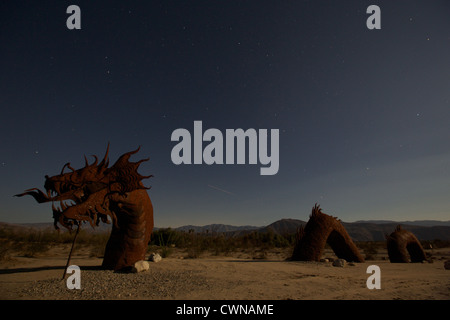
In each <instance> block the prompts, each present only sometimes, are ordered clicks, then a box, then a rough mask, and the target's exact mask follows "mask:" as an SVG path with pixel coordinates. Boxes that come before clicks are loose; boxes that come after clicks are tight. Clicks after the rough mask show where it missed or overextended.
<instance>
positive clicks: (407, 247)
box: [386, 225, 427, 263]
mask: <svg viewBox="0 0 450 320" xmlns="http://www.w3.org/2000/svg"><path fill="white" fill-rule="evenodd" d="M386 240H387V250H388V255H389V260H390V261H391V262H394V263H397V262H399V263H406V262H409V261H410V260H411V262H422V261H424V260H426V259H427V258H426V255H425V251H424V250H423V247H422V245H421V244H420V242H419V240H418V239H417V238H416V236H415V235H414V234H413V233H412V232H411V231H408V230H405V229H403V228H402V227H401V226H400V225H398V226H397V228H396V229H395V230H394V232H392V233H391V234H390V235H389V236H386Z"/></svg>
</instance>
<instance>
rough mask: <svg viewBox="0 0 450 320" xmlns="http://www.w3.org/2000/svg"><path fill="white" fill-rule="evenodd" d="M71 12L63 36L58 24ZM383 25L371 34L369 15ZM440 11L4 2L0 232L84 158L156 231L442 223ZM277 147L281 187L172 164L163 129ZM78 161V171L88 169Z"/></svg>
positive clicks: (240, 170) (254, 172)
mask: <svg viewBox="0 0 450 320" xmlns="http://www.w3.org/2000/svg"><path fill="white" fill-rule="evenodd" d="M71 4H76V5H78V6H79V7H80V9H81V27H82V29H81V30H68V29H67V27H66V19H67V18H68V17H69V14H66V9H67V7H68V6H69V5H71ZM371 4H377V5H378V6H379V7H380V8H381V30H368V29H367V27H366V19H367V18H368V17H369V15H368V14H367V13H366V9H367V7H368V6H369V5H371ZM449 13H450V3H449V2H448V1H341V2H338V1H331V0H329V1H211V0H209V1H78V0H76V1H70V2H69V1H2V2H0V70H1V72H0V107H1V118H0V221H7V222H47V221H48V222H50V221H51V220H52V213H51V209H50V205H47V204H37V203H36V202H35V201H34V199H32V198H31V197H28V198H14V197H13V195H14V194H17V193H20V192H22V191H23V190H25V189H28V188H32V187H38V188H43V184H44V176H45V175H46V174H48V175H55V174H58V173H59V172H60V170H61V168H62V166H63V165H64V164H65V163H66V162H69V161H70V162H71V163H72V165H73V167H75V168H79V167H81V166H82V165H83V164H84V159H83V155H85V154H86V155H87V156H90V155H93V154H96V155H98V156H99V157H101V156H103V154H104V152H105V150H106V146H107V144H108V142H110V144H111V147H110V161H111V163H113V162H114V161H115V160H116V159H117V158H118V157H119V156H120V155H121V154H123V153H125V152H127V151H131V150H134V149H135V148H137V147H138V146H139V145H141V151H140V152H139V153H138V154H137V155H135V156H133V158H132V159H133V160H140V159H142V158H147V157H150V161H148V162H146V163H144V164H142V165H141V167H140V172H141V173H142V174H144V175H148V174H153V175H154V176H155V177H154V178H152V179H150V180H146V181H145V184H146V185H147V186H152V189H151V190H150V191H149V195H150V197H151V199H152V201H153V203H154V207H155V224H156V226H158V227H168V226H172V227H176V226H180V225H183V224H197V225H204V224H209V223H226V224H235V225H243V224H251V225H265V224H269V223H271V222H273V221H275V220H278V219H281V218H296V219H303V220H307V219H308V215H309V213H310V209H311V207H312V206H313V205H314V203H316V202H318V203H319V204H320V205H321V207H322V208H323V209H324V211H325V212H327V213H330V214H332V215H334V216H338V217H339V218H341V219H342V220H344V221H355V220H361V219H392V220H415V219H439V220H449V219H450V126H449V123H450V59H449V58H448V57H450V19H449ZM195 120H201V121H203V127H204V129H205V130H206V129H208V128H217V129H219V130H221V131H222V132H225V129H236V128H243V129H248V128H255V129H263V128H264V129H269V130H270V129H279V130H280V170H279V172H278V174H277V175H274V176H261V175H259V168H260V165H211V166H208V165H205V164H203V165H180V166H176V165H174V164H173V163H172V161H171V157H170V154H171V150H172V148H173V147H174V145H175V144H176V143H174V142H172V141H171V139H170V137H171V134H172V132H173V131H174V130H175V129H178V128H186V129H188V130H189V131H191V132H192V131H193V124H194V121H195ZM91 159H92V158H91Z"/></svg>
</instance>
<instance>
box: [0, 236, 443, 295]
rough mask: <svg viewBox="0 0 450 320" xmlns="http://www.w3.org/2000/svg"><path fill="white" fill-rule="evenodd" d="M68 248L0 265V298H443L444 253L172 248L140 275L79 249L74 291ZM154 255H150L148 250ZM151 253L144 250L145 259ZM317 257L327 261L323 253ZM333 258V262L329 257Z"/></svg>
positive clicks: (73, 261)
mask: <svg viewBox="0 0 450 320" xmlns="http://www.w3.org/2000/svg"><path fill="white" fill-rule="evenodd" d="M69 250H70V246H69V245H59V246H56V247H54V248H52V249H51V250H50V251H49V252H46V253H45V255H43V256H36V257H24V256H21V255H19V254H18V255H11V256H10V258H9V259H7V260H4V261H2V262H1V263H0V299H2V300H23V299H26V300H58V299H64V300H67V299H68V300H72V299H74V300H86V299H89V300H105V299H107V300H111V299H113V300H115V299H120V300H123V299H136V300H170V299H176V300H210V299H217V300H235V299H237V300H242V299H243V300H246V299H249V300H305V299H308V300H362V299H363V300H419V299H420V300H449V299H450V270H446V269H445V268H444V261H446V260H449V259H450V248H440V249H434V251H433V252H428V253H429V254H430V255H431V256H432V257H433V262H432V263H430V262H424V263H390V262H389V260H388V259H386V258H387V253H386V252H379V253H378V254H377V257H376V258H375V259H374V260H370V261H366V262H364V263H348V264H347V265H345V266H344V267H335V266H333V265H332V262H295V261H288V260H286V258H288V257H289V256H290V254H291V249H288V248H285V249H272V250H270V252H265V253H264V255H263V256H262V258H258V257H255V254H254V253H253V254H246V253H232V254H229V255H223V256H217V255H213V254H208V253H203V254H202V255H201V256H199V257H198V258H195V259H191V258H187V257H186V253H185V251H183V250H181V249H176V248H175V249H174V250H173V252H172V253H171V254H170V255H169V256H168V257H165V258H163V259H162V260H161V261H160V262H157V263H156V262H150V269H149V270H148V271H144V272H141V273H127V274H125V273H114V272H113V271H107V270H101V269H100V268H99V266H100V265H101V262H102V259H101V258H96V257H91V256H90V255H89V254H88V251H87V250H83V249H79V250H78V251H77V252H75V253H74V255H73V256H72V259H71V263H70V264H72V265H77V266H79V267H80V269H81V289H72V290H70V289H68V288H67V286H66V281H67V276H66V280H62V275H63V272H64V269H65V265H66V262H67V257H68V252H69ZM154 252H156V251H154ZM150 253H151V252H150V251H149V254H150ZM324 257H325V258H326V257H329V258H330V259H332V258H333V253H332V251H331V250H328V251H327V252H325V253H324ZM334 258H336V257H334ZM370 265H377V266H379V267H380V270H381V277H380V280H381V289H372V290H369V289H368V288H367V286H366V281H367V279H368V277H369V276H370V275H371V274H369V273H367V267H368V266H370Z"/></svg>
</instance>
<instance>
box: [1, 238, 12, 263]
mask: <svg viewBox="0 0 450 320" xmlns="http://www.w3.org/2000/svg"><path fill="white" fill-rule="evenodd" d="M10 250H11V248H10V243H9V241H7V240H1V241H0V262H1V261H6V260H9V259H10V255H9V252H10Z"/></svg>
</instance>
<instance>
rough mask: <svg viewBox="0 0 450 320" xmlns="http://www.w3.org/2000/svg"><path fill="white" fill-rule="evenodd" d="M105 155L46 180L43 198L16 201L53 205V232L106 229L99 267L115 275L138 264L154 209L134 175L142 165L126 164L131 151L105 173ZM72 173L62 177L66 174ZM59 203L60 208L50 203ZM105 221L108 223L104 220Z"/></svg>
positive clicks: (36, 195) (36, 192)
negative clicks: (108, 229)
mask: <svg viewBox="0 0 450 320" xmlns="http://www.w3.org/2000/svg"><path fill="white" fill-rule="evenodd" d="M108 151H109V145H108V149H107V151H106V154H105V157H104V159H103V160H102V161H101V162H100V164H97V163H98V161H97V157H96V156H94V157H95V162H94V163H92V164H89V163H88V161H87V159H86V157H85V166H84V168H81V169H78V170H75V169H73V168H72V167H71V166H70V163H66V164H65V165H64V167H63V169H62V171H61V173H60V174H59V175H55V176H52V177H49V176H45V178H46V180H45V184H44V187H45V189H46V191H47V192H46V193H44V192H42V191H41V190H39V189H37V188H33V189H29V190H26V191H25V192H24V193H21V194H18V195H16V196H19V197H21V196H24V195H31V196H33V197H34V198H35V199H36V201H37V202H39V203H44V202H52V209H53V219H54V226H55V228H56V229H59V227H58V224H60V225H62V226H64V227H66V228H67V229H69V230H72V227H73V225H79V224H80V223H81V222H86V221H87V222H89V223H90V224H91V226H92V227H95V226H98V225H99V223H100V221H102V222H104V223H110V221H109V218H111V220H112V223H113V225H112V231H111V236H110V238H109V240H108V243H107V245H106V249H105V255H104V259H103V264H102V266H103V267H104V268H107V269H113V270H120V269H123V268H126V267H129V266H132V265H133V264H134V263H135V262H136V261H139V260H143V259H144V258H145V253H146V251H147V245H148V242H149V241H150V236H151V233H152V231H153V206H152V202H151V200H150V197H149V196H148V193H147V191H146V189H149V188H146V187H144V185H143V184H142V181H141V180H142V179H146V178H150V177H151V176H141V175H140V174H139V173H138V172H137V169H138V167H139V165H140V164H141V163H142V162H143V161H147V160H148V159H144V160H140V161H138V162H130V161H129V158H130V156H131V155H132V154H135V153H137V152H138V151H139V148H138V149H137V150H135V151H131V152H128V153H125V154H123V155H122V156H121V157H119V159H118V160H117V161H116V163H115V164H114V165H113V166H111V167H110V168H108V164H109V160H108ZM66 167H67V168H69V169H70V170H71V172H67V173H64V169H65V168H66ZM58 201H59V202H60V208H57V207H55V205H54V202H58ZM108 217H109V218H108Z"/></svg>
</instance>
